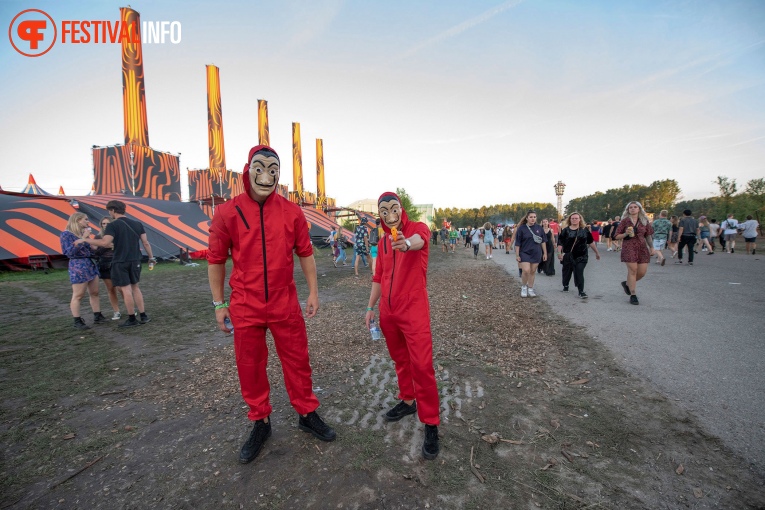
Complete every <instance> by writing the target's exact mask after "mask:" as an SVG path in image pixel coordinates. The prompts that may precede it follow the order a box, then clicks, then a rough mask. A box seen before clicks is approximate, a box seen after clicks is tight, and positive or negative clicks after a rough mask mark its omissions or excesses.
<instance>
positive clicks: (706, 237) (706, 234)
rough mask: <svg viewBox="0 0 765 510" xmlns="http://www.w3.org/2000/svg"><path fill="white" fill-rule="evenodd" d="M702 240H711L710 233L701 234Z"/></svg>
mask: <svg viewBox="0 0 765 510" xmlns="http://www.w3.org/2000/svg"><path fill="white" fill-rule="evenodd" d="M701 238H702V239H709V232H702V233H701Z"/></svg>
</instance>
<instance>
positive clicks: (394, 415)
mask: <svg viewBox="0 0 765 510" xmlns="http://www.w3.org/2000/svg"><path fill="white" fill-rule="evenodd" d="M416 412H417V401H416V400H415V401H414V402H412V405H409V404H407V403H406V402H404V401H403V400H402V401H401V402H399V403H398V404H396V407H394V408H393V409H391V410H390V411H388V412H387V413H385V421H398V420H400V419H401V418H403V417H404V416H408V415H410V414H414V413H416Z"/></svg>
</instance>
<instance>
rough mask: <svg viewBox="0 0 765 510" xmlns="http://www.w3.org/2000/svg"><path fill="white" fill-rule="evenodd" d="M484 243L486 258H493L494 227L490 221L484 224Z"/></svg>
mask: <svg viewBox="0 0 765 510" xmlns="http://www.w3.org/2000/svg"><path fill="white" fill-rule="evenodd" d="M483 245H484V250H485V251H486V260H489V259H490V258H492V256H493V255H492V250H493V249H494V229H493V228H492V226H491V223H489V222H488V221H487V222H486V223H484V225H483Z"/></svg>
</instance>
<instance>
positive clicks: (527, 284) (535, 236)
mask: <svg viewBox="0 0 765 510" xmlns="http://www.w3.org/2000/svg"><path fill="white" fill-rule="evenodd" d="M550 255H552V254H550ZM515 260H517V261H518V265H519V266H520V270H521V297H524V298H525V297H536V292H534V279H535V278H536V275H537V266H539V263H540V262H544V261H546V260H547V246H546V243H545V233H544V230H542V227H541V225H538V224H537V213H536V211H529V212H527V213H526V215H525V216H524V217H523V219H522V220H521V221H520V222H519V223H518V226H517V227H516V229H515Z"/></svg>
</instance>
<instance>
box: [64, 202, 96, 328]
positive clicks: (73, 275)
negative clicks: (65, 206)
mask: <svg viewBox="0 0 765 510" xmlns="http://www.w3.org/2000/svg"><path fill="white" fill-rule="evenodd" d="M87 237H90V227H88V215H87V214H84V213H81V212H76V213H74V214H72V215H71V216H70V217H69V222H68V223H67V225H66V230H64V231H63V232H61V237H60V239H61V252H62V253H63V254H64V255H66V256H67V257H69V281H70V282H71V283H72V300H71V301H70V302H69V308H70V310H71V311H72V317H74V327H75V328H77V329H89V327H88V325H87V324H85V321H83V320H82V317H80V301H81V300H82V298H83V296H85V291H87V292H88V296H89V297H90V308H91V309H92V310H93V323H94V324H98V323H102V322H106V317H104V316H103V315H102V314H101V303H100V301H99V299H98V267H97V266H96V264H95V262H93V259H92V257H94V256H95V253H94V252H93V250H92V249H91V248H90V245H89V244H88V243H81V244H78V245H76V246H75V244H74V242H75V241H76V240H78V239H85V238H87Z"/></svg>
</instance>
